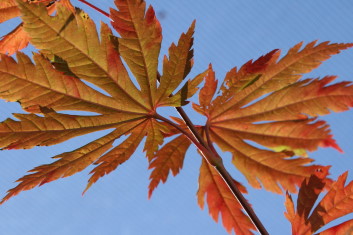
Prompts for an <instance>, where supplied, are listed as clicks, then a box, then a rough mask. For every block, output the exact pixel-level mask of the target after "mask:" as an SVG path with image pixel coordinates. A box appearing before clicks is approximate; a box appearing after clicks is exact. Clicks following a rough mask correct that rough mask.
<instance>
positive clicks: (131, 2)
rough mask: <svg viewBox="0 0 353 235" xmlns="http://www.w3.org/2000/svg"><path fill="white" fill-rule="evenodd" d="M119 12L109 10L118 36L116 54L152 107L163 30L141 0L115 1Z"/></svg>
mask: <svg viewBox="0 0 353 235" xmlns="http://www.w3.org/2000/svg"><path fill="white" fill-rule="evenodd" d="M115 5H116V6H117V7H118V8H119V11H116V10H114V9H111V12H110V17H111V19H112V26H113V27H114V29H115V30H116V31H117V32H118V33H119V34H120V36H121V38H119V52H120V54H121V56H122V57H123V58H124V60H125V62H126V63H127V64H128V66H129V68H130V69H131V72H132V73H133V74H134V76H135V77H136V79H137V81H138V83H139V85H140V87H141V91H142V93H143V94H146V95H145V97H147V98H148V102H149V104H150V105H151V107H152V106H153V104H154V101H155V98H156V97H155V92H156V83H157V67H158V56H159V51H160V47H161V41H162V28H161V26H160V23H159V21H158V20H157V19H156V16H155V12H154V10H153V8H152V7H151V6H150V7H149V8H148V10H147V11H146V13H145V9H146V3H145V2H144V1H142V0H115Z"/></svg>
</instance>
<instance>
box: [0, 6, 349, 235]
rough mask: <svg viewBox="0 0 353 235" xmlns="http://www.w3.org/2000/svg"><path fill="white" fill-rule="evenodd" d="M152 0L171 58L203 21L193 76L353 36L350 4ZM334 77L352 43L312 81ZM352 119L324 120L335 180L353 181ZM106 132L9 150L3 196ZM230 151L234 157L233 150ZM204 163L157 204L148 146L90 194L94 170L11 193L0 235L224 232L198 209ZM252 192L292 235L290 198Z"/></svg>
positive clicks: (194, 163)
mask: <svg viewBox="0 0 353 235" xmlns="http://www.w3.org/2000/svg"><path fill="white" fill-rule="evenodd" d="M90 2H92V3H94V4H96V5H97V6H100V7H102V8H103V9H105V10H108V7H109V6H113V4H112V1H111V0H105V1H92V0H91V1H90ZM73 3H74V4H76V3H77V1H73ZM147 3H148V4H152V5H153V6H154V8H155V10H156V12H157V15H158V17H159V18H160V21H161V25H162V28H163V37H164V42H163V45H162V46H163V48H162V55H163V54H165V53H166V51H167V49H168V47H169V45H170V43H171V42H173V41H174V42H176V41H177V40H178V38H179V35H180V33H181V32H185V31H186V30H187V28H188V27H189V25H190V24H191V22H192V20H193V19H196V20H197V23H196V32H195V44H194V49H195V65H194V68H193V70H192V72H191V74H190V76H189V77H193V76H194V75H196V74H198V73H199V72H201V71H203V70H204V69H206V68H207V66H208V64H209V63H210V62H211V63H212V64H213V68H214V69H215V71H216V76H217V78H218V79H219V80H222V79H223V77H224V75H225V73H226V72H227V71H228V70H230V69H231V68H233V67H234V66H241V65H242V64H244V63H245V62H246V61H248V60H250V59H256V58H258V57H259V56H261V55H263V54H265V53H267V52H269V51H271V50H273V49H276V48H278V49H282V51H283V53H285V52H286V51H287V50H288V49H289V48H290V47H292V46H294V45H295V44H297V43H298V42H300V41H304V42H305V43H308V42H311V41H313V40H316V39H318V40H319V41H320V42H323V41H332V42H353V28H352V23H353V16H352V12H353V3H352V1H351V0H340V1H331V0H320V1H319V0H313V1H305V0H296V1H283V0H261V1H260V0H254V1H247V0H237V1H209V0H204V1H188V0H168V1H161V0H153V1H147ZM76 5H77V6H81V7H83V8H84V9H85V10H86V11H87V12H88V13H89V14H90V15H91V17H92V18H94V19H97V20H98V19H104V17H103V16H101V15H98V14H97V13H96V12H94V11H92V10H91V9H89V8H88V7H86V6H84V5H82V4H80V3H77V4H76ZM104 21H106V22H109V21H108V20H107V19H104ZM14 24H15V23H14V21H11V22H10V23H9V24H4V25H0V35H3V34H6V33H7V32H8V31H9V30H10V28H11V27H12V26H14ZM325 75H338V76H339V80H338V81H342V80H349V81H352V79H353V49H351V50H348V51H345V52H343V53H341V54H339V55H336V56H334V57H333V58H332V59H331V60H329V61H327V62H325V63H324V64H323V65H322V66H321V67H320V68H319V69H316V70H315V71H314V72H312V73H311V74H309V75H308V76H306V77H323V76H325ZM0 107H1V112H0V119H1V120H4V119H6V118H7V117H10V116H11V113H16V112H17V113H18V112H22V111H21V110H20V107H19V105H18V104H17V103H6V102H3V101H1V102H0ZM191 117H192V119H193V120H195V121H196V122H198V121H199V120H200V116H198V115H196V114H195V113H194V114H192V115H191ZM352 118H353V112H352V111H349V112H345V113H340V114H332V115H330V116H328V117H325V118H324V119H325V120H327V121H328V122H329V123H330V124H331V126H332V133H333V135H334V136H335V139H336V140H337V142H338V144H339V145H340V146H341V148H342V149H343V150H344V154H341V153H338V152H337V151H335V150H333V149H320V150H319V151H317V152H314V153H311V154H310V157H312V158H314V159H316V160H317V162H316V163H318V164H323V165H333V167H332V170H331V173H332V176H333V177H337V176H338V175H340V174H342V173H343V172H344V171H346V170H352V173H351V174H350V175H349V179H350V180H352V179H353V177H352V176H353V148H352V144H353V143H352V141H353V140H352V139H353V138H352V133H353V122H352ZM201 120H202V118H201ZM199 124H202V122H201V123H199ZM103 134H104V133H96V134H90V135H87V136H84V137H79V138H75V139H72V140H70V141H67V142H65V143H62V144H59V145H57V146H51V147H41V148H34V149H31V150H25V151H24V150H16V151H1V152H0V195H2V196H4V195H5V192H6V190H8V189H10V188H12V187H14V186H15V185H16V184H14V183H13V182H14V181H15V180H16V179H18V178H20V177H21V176H23V175H24V174H25V172H26V171H27V170H30V169H32V168H33V167H35V166H37V165H40V164H44V163H50V162H52V159H50V157H51V156H54V155H57V154H59V153H62V152H65V151H71V150H74V149H76V148H77V147H80V146H81V145H83V144H85V143H88V142H89V141H91V140H94V139H96V138H97V137H99V136H102V135H103ZM224 156H225V161H226V162H229V161H230V156H229V154H224ZM200 162H201V158H200V156H199V155H198V154H197V153H196V151H195V150H194V149H190V151H189V152H188V154H187V157H186V159H185V163H184V168H183V169H182V171H181V173H180V174H179V175H178V176H177V177H175V178H174V177H170V178H169V179H168V182H167V184H164V185H160V186H159V187H158V188H157V190H156V191H155V192H154V195H153V197H152V199H151V200H148V199H147V186H148V183H149V181H148V177H149V174H150V172H148V170H147V167H148V165H147V160H146V158H145V157H144V154H143V153H142V149H141V148H140V149H139V150H138V151H137V152H136V153H135V154H134V156H133V157H132V158H131V160H129V161H128V162H126V163H124V165H122V166H121V167H119V168H118V169H117V170H116V171H115V172H113V173H111V174H110V175H108V176H105V177H104V178H103V179H102V180H100V181H99V182H98V183H97V184H95V185H93V186H92V188H91V189H90V190H89V191H88V192H87V193H86V194H85V196H83V197H82V195H81V193H82V191H83V190H84V188H85V186H86V181H87V179H88V175H87V174H88V173H89V171H90V170H91V169H92V168H89V169H87V170H85V171H83V172H81V173H79V174H77V175H75V176H72V177H69V178H65V179H62V180H58V181H56V182H52V183H50V184H47V185H45V186H42V187H40V188H35V189H33V190H31V191H26V192H23V193H21V194H20V195H19V196H16V197H15V198H12V199H11V200H9V201H8V202H6V203H5V204H4V205H3V206H1V207H0V231H1V232H0V234H6V235H19V234H21V235H23V234H24V235H47V234H51V235H63V234H65V235H71V234H73V235H74V234H85V235H100V234H104V235H113V234H114V235H116V234H118V235H145V234H147V235H149V234H153V235H166V234H168V235H180V234H187V235H188V234H192V235H201V234H202V235H213V234H217V235H222V234H224V235H225V234H227V233H226V231H225V230H224V229H223V227H222V226H221V224H217V223H215V222H214V221H213V220H212V219H211V217H210V216H208V211H207V210H206V209H205V210H204V211H201V210H200V209H199V207H198V206H197V201H196V191H197V179H198V170H199V166H200ZM227 166H228V168H229V170H230V172H231V174H232V175H233V176H234V177H235V178H236V179H237V180H239V181H241V182H242V183H244V184H245V185H247V184H246V182H245V179H244V177H242V176H241V175H239V173H238V172H237V170H236V169H235V168H234V167H233V166H232V165H230V164H228V165H227ZM248 189H249V194H248V195H246V197H247V199H248V200H249V201H250V202H251V204H252V205H253V207H254V210H255V212H257V214H258V216H259V217H260V219H261V220H262V221H263V223H264V225H265V227H266V228H267V229H268V231H269V233H270V234H271V235H283V234H290V224H289V222H287V221H286V220H285V218H284V216H283V212H284V206H283V202H284V196H283V195H275V194H272V193H269V192H266V191H264V190H251V188H250V187H248ZM349 218H353V216H350V217H349Z"/></svg>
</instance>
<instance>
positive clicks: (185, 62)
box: [157, 21, 195, 106]
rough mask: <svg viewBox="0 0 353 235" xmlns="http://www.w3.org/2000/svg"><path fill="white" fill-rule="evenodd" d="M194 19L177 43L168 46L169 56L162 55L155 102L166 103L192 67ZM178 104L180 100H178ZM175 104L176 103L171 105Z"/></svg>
mask: <svg viewBox="0 0 353 235" xmlns="http://www.w3.org/2000/svg"><path fill="white" fill-rule="evenodd" d="M194 29H195V21H194V22H193V23H192V24H191V26H190V28H189V30H188V32H187V33H186V34H184V33H183V34H182V35H181V36H180V38H179V41H178V45H175V44H174V43H173V44H172V45H171V46H170V48H169V58H167V57H164V61H163V75H162V76H161V78H160V85H159V87H158V90H157V100H158V102H157V103H161V104H163V103H168V101H167V100H168V99H169V97H170V96H171V95H172V92H173V91H174V90H175V89H176V88H177V87H178V86H179V85H180V83H181V82H182V81H183V80H184V78H185V77H186V76H187V75H188V74H189V72H190V70H191V67H192V63H193V62H192V58H193V50H192V49H191V47H192V45H193V41H194V39H193V34H194ZM178 103H179V104H180V103H182V101H179V102H178ZM173 106H177V104H175V105H173Z"/></svg>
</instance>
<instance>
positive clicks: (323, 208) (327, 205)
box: [285, 172, 353, 235]
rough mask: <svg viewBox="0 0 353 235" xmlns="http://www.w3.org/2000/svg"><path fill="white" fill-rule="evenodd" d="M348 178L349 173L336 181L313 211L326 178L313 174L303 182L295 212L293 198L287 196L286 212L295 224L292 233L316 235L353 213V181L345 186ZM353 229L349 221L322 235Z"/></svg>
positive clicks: (343, 232) (341, 232)
mask: <svg viewBox="0 0 353 235" xmlns="http://www.w3.org/2000/svg"><path fill="white" fill-rule="evenodd" d="M346 179H347V172H345V173H344V174H343V175H341V176H339V177H338V179H337V181H335V182H333V184H332V186H331V187H330V188H329V190H328V192H327V194H326V195H325V196H324V197H323V198H322V199H321V201H320V202H319V203H318V204H317V206H316V207H315V208H314V209H313V206H314V205H315V204H316V202H315V201H316V200H317V198H318V195H319V194H320V193H321V192H322V191H323V189H324V188H325V179H324V178H319V177H317V176H316V175H312V176H311V177H310V179H309V180H304V181H303V183H302V186H301V188H300V190H299V195H298V202H297V209H296V211H295V209H294V204H293V201H292V199H291V197H290V195H288V194H287V199H286V208H287V212H286V213H285V215H286V217H287V219H288V220H289V221H290V222H291V224H292V232H293V234H303V235H310V234H313V233H314V232H316V231H317V230H318V229H320V228H321V227H323V226H324V225H326V224H328V223H329V222H331V221H333V220H335V219H338V218H340V217H342V216H344V215H347V214H349V213H352V212H353V205H352V203H351V201H352V199H353V181H351V182H350V183H349V184H348V185H346V186H345V182H346ZM311 211H312V212H311ZM310 212H311V213H310ZM352 228H353V226H352V220H350V221H347V222H344V223H341V224H339V225H337V226H335V227H332V228H328V229H326V230H324V231H323V232H321V233H319V234H325V235H329V234H350V232H351V231H352ZM335 232H337V233H335Z"/></svg>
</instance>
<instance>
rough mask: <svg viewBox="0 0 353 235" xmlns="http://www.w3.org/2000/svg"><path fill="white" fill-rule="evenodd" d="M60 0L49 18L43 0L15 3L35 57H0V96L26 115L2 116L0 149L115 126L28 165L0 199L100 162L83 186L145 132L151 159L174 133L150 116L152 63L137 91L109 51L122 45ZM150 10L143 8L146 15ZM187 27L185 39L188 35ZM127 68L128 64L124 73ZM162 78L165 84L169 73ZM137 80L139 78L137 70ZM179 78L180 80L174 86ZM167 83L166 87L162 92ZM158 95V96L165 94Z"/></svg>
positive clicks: (134, 145)
mask: <svg viewBox="0 0 353 235" xmlns="http://www.w3.org/2000/svg"><path fill="white" fill-rule="evenodd" d="M65 2H66V1H63V2H62V3H61V4H58V6H57V14H56V15H55V16H50V15H48V14H47V9H46V7H45V6H44V5H42V4H39V5H37V4H28V3H27V2H22V1H21V0H18V1H17V4H18V8H19V9H20V11H21V14H22V19H23V28H24V29H25V30H26V31H27V33H28V35H29V36H30V42H31V43H32V44H33V45H35V46H36V47H38V48H39V49H40V54H37V53H34V55H33V58H34V63H33V62H32V61H31V59H30V58H29V57H28V56H26V55H24V54H22V53H18V54H17V61H15V60H14V59H13V58H11V57H9V56H6V55H2V56H1V61H0V78H1V79H0V87H1V88H0V97H1V98H3V99H5V100H7V101H17V102H19V103H20V104H21V106H22V108H23V109H24V110H26V111H28V112H31V113H32V114H14V116H15V117H16V118H17V119H18V120H12V119H7V120H5V121H4V122H2V123H0V147H1V148H3V149H24V148H32V147H34V146H48V145H53V144H58V143H61V142H63V141H66V140H68V139H70V138H73V137H76V136H80V135H84V134H87V133H91V132H94V131H99V130H106V129H114V130H113V131H112V132H111V133H110V134H108V135H106V136H104V137H102V138H100V139H98V140H95V141H92V142H91V143H88V144H87V145H85V146H83V147H81V148H78V149H76V150H74V151H72V152H67V153H63V154H60V155H58V156H55V158H59V160H57V161H55V162H53V163H51V164H46V165H43V166H39V167H36V168H34V169H33V170H31V172H34V173H33V174H29V175H26V176H24V177H23V178H21V179H19V180H18V182H20V183H19V185H18V186H16V187H15V188H13V189H11V190H9V193H8V194H7V196H6V197H5V198H4V199H3V201H2V202H4V201H6V200H8V199H9V198H11V197H12V196H15V195H17V194H18V193H20V192H21V191H23V190H28V189H31V188H33V187H35V186H38V185H42V184H44V183H47V182H50V181H53V180H57V179H59V178H62V177H67V176H70V175H72V174H75V173H77V172H80V171H82V170H83V169H85V168H86V167H87V166H89V165H90V164H92V163H96V164H99V165H98V166H97V167H96V168H95V169H94V170H93V171H92V173H93V175H92V177H91V178H90V180H89V183H88V185H87V188H86V190H87V189H88V188H89V187H90V186H91V185H92V184H93V183H94V182H96V181H97V180H98V179H99V178H100V177H102V176H104V175H105V174H108V173H110V172H111V171H113V170H114V169H116V167H117V166H118V165H119V164H122V163H123V162H124V161H126V160H128V158H129V157H130V156H131V155H132V154H133V153H134V151H135V150H136V148H137V147H138V145H139V144H140V143H141V141H142V139H143V138H144V137H145V136H146V143H145V147H144V150H145V151H146V155H147V156H148V159H149V160H151V159H152V158H153V157H154V155H155V153H156V152H157V151H158V149H159V146H160V145H161V144H163V142H164V138H165V137H166V136H168V135H169V133H173V134H176V133H178V132H179V131H176V129H175V128H174V129H173V128H172V127H171V126H170V125H169V124H166V123H165V122H161V121H158V120H156V117H154V115H155V108H154V103H153V102H152V100H153V99H154V98H153V97H155V95H156V94H157V90H156V87H155V85H153V84H152V83H150V81H154V83H156V82H157V77H156V76H155V77H154V78H152V77H151V74H156V75H157V67H153V68H151V67H148V66H149V65H148V64H145V65H144V66H146V67H144V68H143V70H144V71H148V72H147V75H148V76H147V77H148V79H150V80H149V82H146V83H144V85H143V86H144V88H143V87H141V90H140V89H138V88H137V87H136V86H135V85H134V82H133V81H132V79H131V78H130V77H129V74H128V72H127V70H126V68H125V66H124V64H123V63H122V61H121V58H120V54H119V52H118V50H116V49H119V48H120V46H119V45H121V43H119V42H118V41H117V40H116V38H115V37H113V36H112V35H111V34H112V32H111V30H110V29H109V27H108V26H107V25H105V24H102V25H101V33H100V37H99V36H98V33H97V31H96V26H95V24H94V22H93V21H92V20H91V19H90V18H89V17H88V15H87V14H85V13H84V12H82V11H81V10H79V9H77V10H76V11H74V10H73V9H70V7H63V6H61V5H63V4H65ZM132 3H134V1H129V4H132ZM68 6H70V5H68ZM138 9H140V8H138ZM130 10H131V12H130V13H132V14H134V13H136V12H137V11H136V9H134V8H133V9H130ZM130 10H129V9H128V11H130ZM143 11H144V8H141V9H140V11H139V14H142V15H143V14H144V12H143ZM152 11H153V10H152V8H150V10H149V11H148V12H149V13H148V12H147V15H149V14H151V12H152ZM125 13H126V12H125ZM116 14H120V13H119V12H116ZM152 18H153V17H152ZM134 19H135V18H134ZM150 20H151V19H150V18H149V16H147V18H146V21H145V20H144V19H142V21H144V22H145V23H143V24H142V25H141V27H140V28H139V30H145V28H146V27H147V28H148V27H150V26H148V25H149V23H150ZM117 22H118V21H117ZM154 22H156V21H154ZM152 28H153V27H152ZM157 31H158V30H157ZM191 31H192V30H190V32H189V33H188V35H189V36H188V37H191V35H192V33H191ZM43 32H45V33H44V34H43ZM78 32H79V33H78ZM159 33H160V32H159ZM123 36H125V35H123ZM158 37H160V35H159V36H158ZM182 37H184V36H182ZM123 39H124V38H123ZM123 39H118V40H123ZM139 40H140V41H139ZM144 40H145V39H144V38H143V37H142V39H141V38H137V43H138V44H144ZM189 40H191V39H189ZM156 43H157V44H159V46H160V41H158V40H157V41H156ZM159 46H158V45H156V47H159ZM179 50H181V51H184V47H182V48H177V49H175V50H174V52H175V53H176V54H177V55H176V57H181V58H184V56H185V55H184V53H183V52H179ZM141 53H142V54H144V53H145V54H146V55H147V57H146V58H145V59H146V60H147V62H148V63H149V62H150V61H152V63H157V62H158V61H155V60H154V56H152V57H151V58H150V52H149V48H148V47H147V48H145V47H142V52H141ZM156 53H157V56H158V53H159V51H153V52H152V54H153V55H155V54H156ZM186 63H187V62H186ZM141 68H142V67H141ZM134 69H135V68H134V66H132V68H131V70H132V71H134ZM153 69H154V70H155V71H154V72H153V71H152V70H153ZM164 79H165V80H166V82H167V80H168V79H172V78H170V77H167V78H164ZM137 81H139V82H141V81H142V80H141V77H139V75H138V76H137ZM195 81H196V82H195ZM199 81H200V76H198V77H196V78H195V79H194V80H192V82H191V83H190V88H191V90H192V92H196V90H197V89H196V86H197V84H198V82H199ZM87 82H89V83H91V84H94V85H96V86H97V87H98V88H101V89H103V90H105V91H106V92H108V93H109V94H108V95H105V94H103V93H101V92H100V91H99V90H96V89H95V88H92V87H91V86H89V85H87ZM181 82H182V79H181V80H180V81H179V82H178V84H177V85H179V84H180V83H181ZM167 83H168V82H167ZM172 84H174V83H172ZM140 85H141V84H140ZM174 85H176V84H174ZM177 85H176V86H177ZM186 86H187V85H186ZM169 87H170V86H169V85H167V86H166V88H167V89H169ZM175 88H176V87H174V88H173V90H174V89H175ZM146 90H149V91H150V92H146ZM169 95H170V94H168V96H169ZM188 95H190V96H191V94H188ZM160 97H161V98H163V99H161V101H163V100H164V98H165V95H163V96H160ZM180 100H181V96H179V101H178V100H175V101H176V102H179V103H181V102H180ZM156 106H158V103H156ZM70 110H75V111H76V110H81V111H89V112H94V113H98V114H92V115H85V116H81V115H70V114H63V113H59V112H60V111H70ZM38 114H39V115H38ZM42 115H43V116H42ZM123 134H126V135H129V137H128V138H127V139H126V140H125V141H123V142H122V143H121V144H119V145H118V146H117V147H114V148H113V143H114V141H115V140H116V139H118V138H119V137H120V136H121V135H123Z"/></svg>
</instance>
